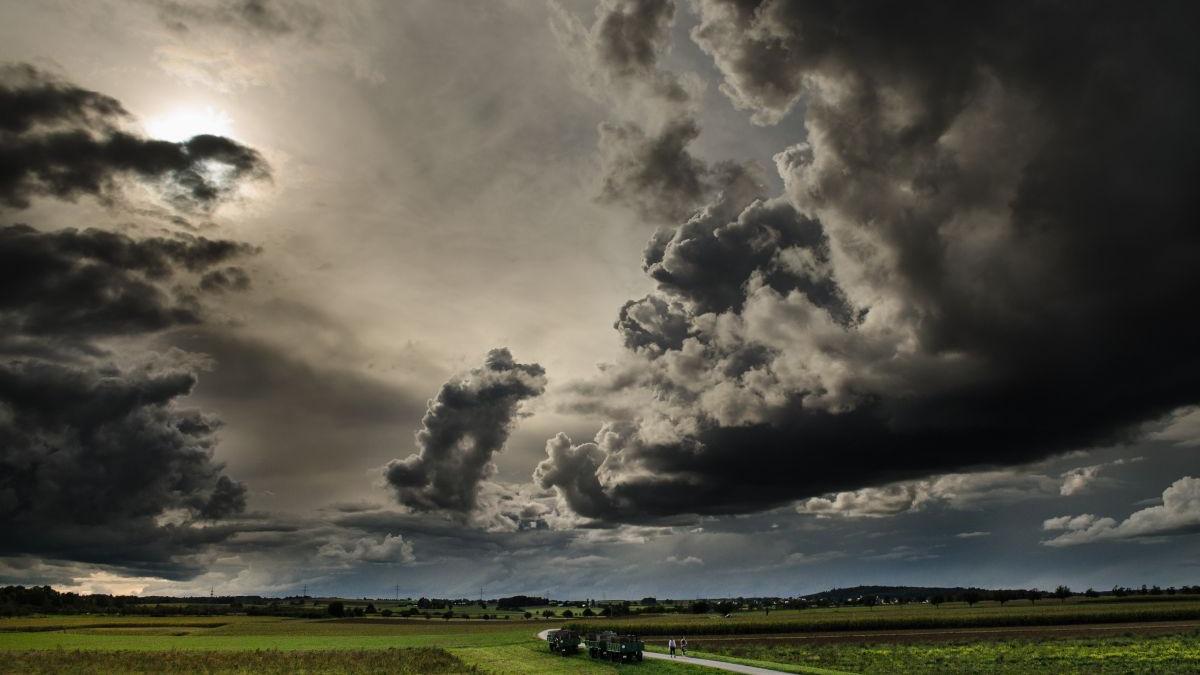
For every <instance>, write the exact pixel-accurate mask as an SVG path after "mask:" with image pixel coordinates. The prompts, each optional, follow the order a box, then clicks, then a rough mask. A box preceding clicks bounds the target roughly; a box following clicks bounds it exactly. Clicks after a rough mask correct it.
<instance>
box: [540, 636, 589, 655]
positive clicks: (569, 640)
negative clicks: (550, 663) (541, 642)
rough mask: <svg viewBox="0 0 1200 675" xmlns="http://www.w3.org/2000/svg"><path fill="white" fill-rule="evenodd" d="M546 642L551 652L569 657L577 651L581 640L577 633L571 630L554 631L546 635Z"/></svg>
mask: <svg viewBox="0 0 1200 675" xmlns="http://www.w3.org/2000/svg"><path fill="white" fill-rule="evenodd" d="M546 642H547V643H549V644H550V651H551V652H553V653H555V654H561V655H563V656H570V655H572V654H574V653H575V652H577V651H579V643H580V642H582V640H581V639H580V637H579V633H576V632H575V631H573V630H554V631H550V633H549V634H547V635H546Z"/></svg>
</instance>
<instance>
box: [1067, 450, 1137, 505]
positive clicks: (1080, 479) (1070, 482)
mask: <svg viewBox="0 0 1200 675" xmlns="http://www.w3.org/2000/svg"><path fill="white" fill-rule="evenodd" d="M1142 459H1144V458H1142V457H1131V458H1129V459H1118V460H1116V461H1112V462H1106V463H1103V464H1092V465H1091V466H1080V467H1076V468H1074V469H1071V470H1069V471H1066V472H1064V473H1063V474H1062V479H1063V483H1062V487H1060V488H1059V490H1058V492H1059V494H1061V495H1062V496H1064V497H1070V496H1072V495H1077V494H1081V493H1083V492H1085V491H1087V490H1088V489H1089V488H1090V487H1091V486H1092V485H1093V484H1094V483H1095V482H1096V481H1097V479H1098V477H1099V475H1100V471H1102V470H1103V469H1105V468H1107V467H1110V466H1121V465H1123V464H1132V463H1134V462H1140V461H1142Z"/></svg>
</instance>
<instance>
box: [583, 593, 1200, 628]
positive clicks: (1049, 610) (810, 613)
mask: <svg viewBox="0 0 1200 675" xmlns="http://www.w3.org/2000/svg"><path fill="white" fill-rule="evenodd" d="M1197 619H1200V603H1196V602H1193V601H1178V602H1140V603H1139V602H1129V603H1121V604H1100V603H1095V604H1092V603H1082V602H1080V603H1070V604H1058V603H1052V602H1042V603H1040V604H1037V605H1030V604H1029V603H1020V604H1017V603H1009V604H1008V605H1004V606H1001V605H999V604H993V605H987V606H976V607H969V606H967V605H958V606H953V607H948V606H942V607H931V606H928V605H886V606H882V607H875V608H865V607H839V608H831V609H807V610H789V611H781V612H772V613H771V614H770V615H769V616H768V615H764V614H763V613H750V612H744V613H739V614H735V615H733V616H732V617H730V618H723V617H719V616H717V615H713V614H704V615H687V614H677V615H659V616H641V617H635V618H620V619H611V620H610V619H586V620H574V621H570V622H568V625H569V626H570V627H572V628H574V629H576V630H581V631H588V630H595V629H609V630H618V631H623V632H633V633H639V634H642V635H734V634H741V635H750V634H773V633H806V632H822V631H863V630H886V629H903V628H972V627H994V626H1050V625H1067V624H1085V623H1128V622H1144V621H1183V620H1197Z"/></svg>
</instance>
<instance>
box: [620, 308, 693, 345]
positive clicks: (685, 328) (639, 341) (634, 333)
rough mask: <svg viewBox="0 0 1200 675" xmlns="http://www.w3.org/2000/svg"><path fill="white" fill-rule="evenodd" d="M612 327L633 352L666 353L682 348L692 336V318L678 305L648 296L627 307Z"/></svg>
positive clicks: (622, 309)
mask: <svg viewBox="0 0 1200 675" xmlns="http://www.w3.org/2000/svg"><path fill="white" fill-rule="evenodd" d="M613 327H614V328H616V329H617V331H618V332H620V333H621V337H622V338H623V339H624V341H625V346H626V347H628V348H630V349H633V350H638V349H653V350H657V351H666V350H670V349H679V348H681V347H682V346H683V341H684V340H685V339H687V337H688V335H689V334H690V332H691V317H690V316H689V315H688V312H687V309H686V308H685V307H683V305H681V304H679V302H677V301H673V300H668V299H666V298H663V297H660V296H657V295H647V296H646V297H644V298H642V299H641V300H630V301H629V302H627V303H625V306H624V307H622V308H621V313H620V315H618V317H617V322H616V324H615V325H614V326H613Z"/></svg>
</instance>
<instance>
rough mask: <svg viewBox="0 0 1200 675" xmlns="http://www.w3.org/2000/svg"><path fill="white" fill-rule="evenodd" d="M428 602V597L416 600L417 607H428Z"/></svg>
mask: <svg viewBox="0 0 1200 675" xmlns="http://www.w3.org/2000/svg"><path fill="white" fill-rule="evenodd" d="M430 604H431V603H430V602H429V598H421V599H420V600H417V609H429V605H430Z"/></svg>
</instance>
